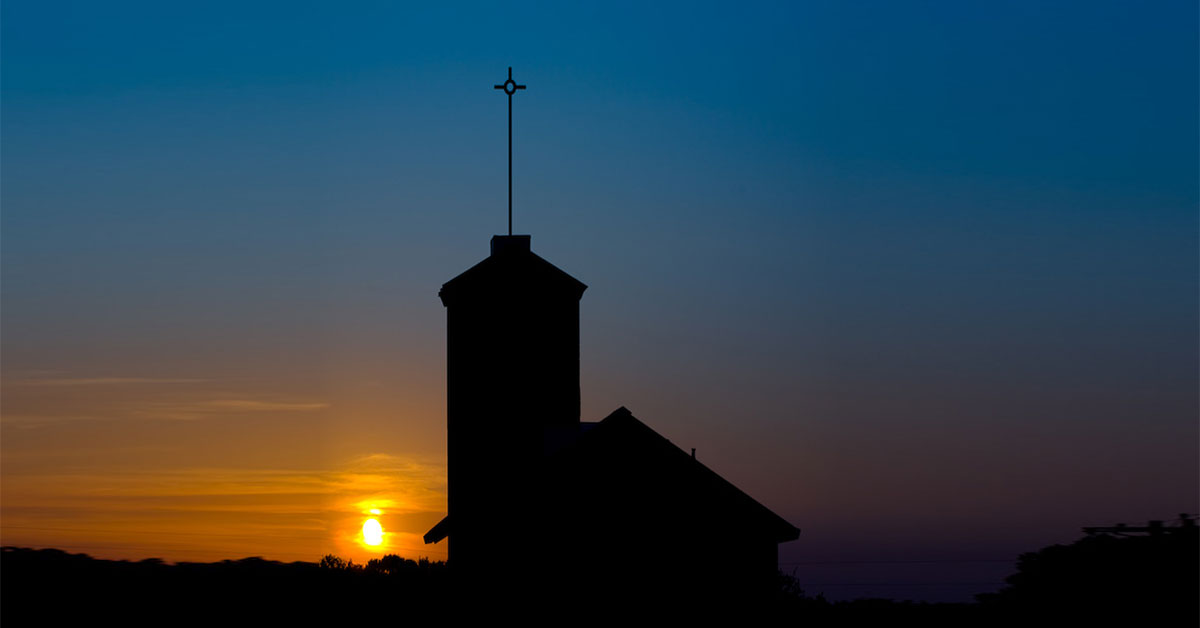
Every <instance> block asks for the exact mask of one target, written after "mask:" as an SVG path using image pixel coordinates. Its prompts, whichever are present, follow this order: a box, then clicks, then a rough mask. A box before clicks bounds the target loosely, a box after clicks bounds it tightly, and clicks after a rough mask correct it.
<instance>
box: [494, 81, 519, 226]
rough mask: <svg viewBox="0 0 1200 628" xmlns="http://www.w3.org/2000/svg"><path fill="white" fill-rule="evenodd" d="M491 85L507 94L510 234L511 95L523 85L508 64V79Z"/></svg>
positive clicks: (509, 221) (509, 212)
mask: <svg viewBox="0 0 1200 628" xmlns="http://www.w3.org/2000/svg"><path fill="white" fill-rule="evenodd" d="M493 87H495V88H496V89H502V90H504V93H505V94H507V95H508V235H512V97H513V94H514V93H516V91H517V90H518V89H525V86H524V85H517V83H516V82H515V81H513V77H512V66H509V68H508V80H507V81H504V83H503V84H502V85H495V86H493Z"/></svg>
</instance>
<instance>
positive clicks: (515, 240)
mask: <svg viewBox="0 0 1200 628" xmlns="http://www.w3.org/2000/svg"><path fill="white" fill-rule="evenodd" d="M529 240H530V237H529V236H527V235H506V236H502V235H494V236H492V255H505V254H508V253H528V252H529Z"/></svg>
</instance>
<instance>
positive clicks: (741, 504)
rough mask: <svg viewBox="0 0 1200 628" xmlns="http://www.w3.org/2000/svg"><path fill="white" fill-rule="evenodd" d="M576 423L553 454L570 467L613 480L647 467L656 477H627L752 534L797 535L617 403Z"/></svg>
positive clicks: (780, 540) (778, 540) (792, 537)
mask: <svg viewBox="0 0 1200 628" xmlns="http://www.w3.org/2000/svg"><path fill="white" fill-rule="evenodd" d="M585 426H586V428H585ZM580 427H581V430H580V433H579V438H578V439H576V441H575V442H574V443H573V444H572V445H570V446H567V447H563V448H561V449H560V450H559V451H558V452H557V453H556V454H555V456H554V457H556V458H560V459H561V460H562V461H563V462H564V463H566V464H565V466H569V467H571V468H572V469H573V470H575V471H579V470H581V469H584V468H590V469H592V470H594V471H595V472H597V473H598V474H599V477H601V478H605V477H607V478H611V479H613V480H614V481H624V480H623V478H628V477H629V476H630V475H631V474H638V473H642V474H644V473H647V472H649V473H650V474H653V475H656V476H658V477H657V478H635V479H634V480H630V481H639V480H645V481H647V482H648V483H649V484H654V485H655V486H654V487H652V488H647V489H646V490H662V491H669V492H670V493H671V495H672V496H673V497H674V498H676V499H677V500H695V501H696V502H701V503H702V504H703V505H704V506H705V507H706V508H707V510H709V511H711V512H719V513H720V514H721V516H722V517H723V518H725V519H726V520H728V521H739V522H741V523H742V525H741V526H738V527H739V528H741V529H753V530H754V534H755V535H758V534H760V533H766V534H769V535H770V536H771V537H772V538H773V539H774V541H775V542H776V543H783V542H786V541H794V540H796V539H797V538H798V537H799V536H800V529H799V528H797V527H796V526H793V525H792V524H790V523H788V522H787V521H786V520H784V519H783V518H782V517H780V516H779V515H777V514H775V513H774V512H772V511H771V510H770V509H769V508H767V507H766V506H763V505H762V504H760V503H759V502H758V501H756V500H755V499H754V498H752V497H750V496H749V495H747V494H746V493H744V492H743V491H742V490H741V489H739V488H737V487H736V486H734V485H733V484H731V483H730V482H729V481H728V480H726V479H725V478H723V477H721V476H720V475H718V474H717V473H716V472H714V471H713V470H711V469H709V468H708V467H707V466H705V465H704V464H702V463H701V462H700V461H698V460H696V459H695V458H694V457H693V456H692V455H691V454H689V453H687V452H685V451H683V450H682V449H680V448H679V447H677V446H675V445H674V444H673V443H671V441H669V440H667V439H666V438H663V437H662V436H661V435H659V434H658V433H657V432H655V431H654V430H653V429H651V428H650V427H649V426H647V425H646V424H645V423H642V422H641V421H639V420H638V419H637V418H636V417H634V416H633V413H631V412H630V411H629V410H628V409H626V408H625V407H623V406H622V407H621V408H618V409H617V410H616V411H614V412H613V413H612V414H610V415H608V416H607V417H606V418H604V420H602V421H600V422H599V423H595V424H581V426H580ZM601 481H603V480H601ZM664 497H665V496H664Z"/></svg>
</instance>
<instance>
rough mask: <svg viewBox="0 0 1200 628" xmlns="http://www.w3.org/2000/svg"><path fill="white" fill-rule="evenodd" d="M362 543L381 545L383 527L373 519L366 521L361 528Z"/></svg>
mask: <svg viewBox="0 0 1200 628" xmlns="http://www.w3.org/2000/svg"><path fill="white" fill-rule="evenodd" d="M362 535H363V543H366V544H367V545H381V544H383V526H381V525H379V521H377V520H375V519H367V521H366V522H365V523H363V528H362Z"/></svg>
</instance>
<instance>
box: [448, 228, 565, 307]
mask: <svg viewBox="0 0 1200 628" xmlns="http://www.w3.org/2000/svg"><path fill="white" fill-rule="evenodd" d="M529 241H530V237H529V236H527V235H515V236H499V235H498V236H492V254H491V255H489V256H488V257H487V258H486V259H484V260H483V261H481V262H479V263H478V264H476V265H474V266H472V267H471V268H468V269H467V270H465V271H463V273H462V274H460V275H459V276H457V277H455V278H454V279H451V280H450V281H447V282H446V283H444V284H442V289H441V291H440V292H438V296H439V297H441V298H442V305H445V306H447V307H449V306H450V305H451V304H453V303H457V302H461V301H463V300H470V299H475V298H480V297H483V298H488V297H491V296H495V295H500V294H506V295H511V294H513V293H535V292H536V293H542V294H545V295H550V294H553V293H560V294H562V295H564V297H573V298H574V299H576V300H578V299H579V298H580V297H582V296H583V291H584V290H586V289H587V285H585V284H584V283H583V282H581V281H579V280H578V279H576V278H574V277H572V276H570V275H568V274H567V273H566V272H564V271H563V270H561V269H560V268H558V267H557V266H555V265H554V264H551V263H550V262H547V261H546V260H544V259H542V258H541V257H538V256H537V255H536V254H535V253H534V252H533V251H531V250H530V248H529Z"/></svg>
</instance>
